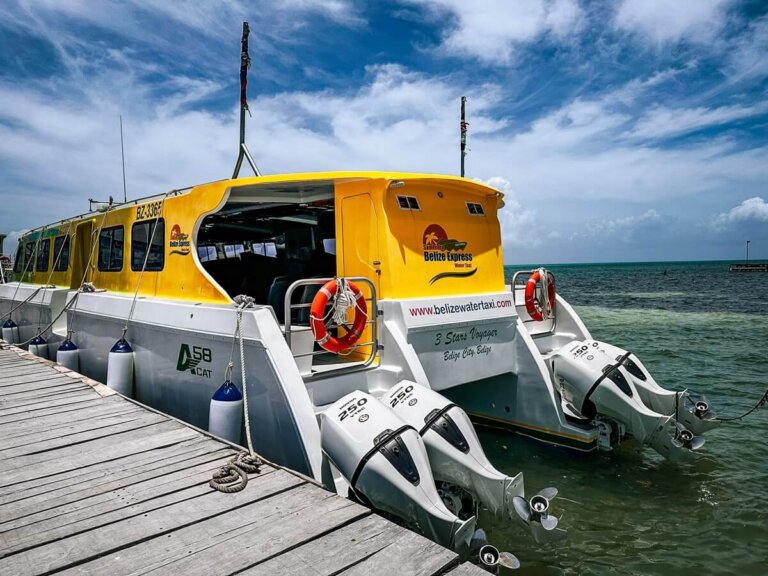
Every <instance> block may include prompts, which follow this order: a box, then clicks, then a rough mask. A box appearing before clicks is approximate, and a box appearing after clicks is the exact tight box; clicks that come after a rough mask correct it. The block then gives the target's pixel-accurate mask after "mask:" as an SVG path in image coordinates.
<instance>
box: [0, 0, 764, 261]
mask: <svg viewBox="0 0 768 576" xmlns="http://www.w3.org/2000/svg"><path fill="white" fill-rule="evenodd" d="M243 21H248V22H249V23H250V28H251V36H250V54H251V58H252V67H251V70H250V75H249V84H248V102H249V105H250V110H251V114H252V117H249V118H248V121H247V142H248V146H249V148H250V150H251V152H252V154H253V156H254V158H255V160H256V163H257V164H258V166H259V168H260V169H261V171H262V172H263V173H265V174H274V173H286V172H303V171H327V170H386V171H389V170H393V171H395V170H396V171H407V172H430V173H446V174H457V173H458V171H459V161H460V155H459V110H460V99H461V97H462V96H466V97H467V120H468V121H469V133H468V147H469V152H468V155H467V157H466V175H467V177H469V178H474V179H478V180H481V181H483V182H485V183H487V184H490V185H491V186H494V187H496V188H498V189H499V190H501V191H502V192H504V193H505V195H506V196H505V207H504V208H503V209H502V210H501V211H500V213H499V219H500V221H501V224H502V235H503V244H504V256H505V262H507V263H509V264H522V263H526V264H547V263H568V262H616V261H621V262H630V261H660V260H720V259H725V260H739V259H743V258H744V257H745V246H746V241H747V240H750V245H749V250H750V252H749V255H750V259H753V258H754V259H757V258H765V259H768V98H766V96H767V95H768V3H767V2H765V1H764V0H740V1H739V0H680V1H676V2H669V1H667V0H618V1H612V0H596V1H587V0H515V1H510V0H474V1H473V2H467V1H465V0H395V1H375V2H374V1H368V2H365V1H357V0H325V1H318V2H315V1H312V0H279V1H278V0H275V1H263V0H262V1H257V0H250V1H234V0H230V1H227V2H213V1H208V0H194V1H193V0H177V1H174V2H168V1H167V0H68V1H66V2H61V1H60V0H3V2H2V3H0V232H4V233H7V234H9V238H8V239H7V240H6V246H5V251H6V252H7V253H11V252H13V251H14V249H15V246H16V239H17V238H18V235H19V234H20V233H21V232H22V231H23V230H24V229H28V228H31V227H36V226H40V225H42V224H46V223H49V222H52V221H55V220H59V219H62V218H65V217H68V216H72V215H74V214H76V213H80V212H83V211H86V210H87V209H88V198H96V199H101V200H103V199H107V198H108V197H109V196H110V195H111V196H113V197H115V198H116V199H120V198H122V196H123V178H122V164H121V150H120V116H121V115H122V120H123V134H124V142H125V173H126V186H127V191H128V198H129V199H130V198H137V197H142V196H147V195H150V194H156V193H162V192H165V191H167V190H169V189H172V188H181V187H184V186H189V185H193V184H199V183H204V182H208V181H211V180H219V179H222V178H227V177H229V176H231V174H232V170H233V168H234V163H235V160H236V157H237V143H238V136H239V132H238V121H239V116H238V114H239V107H238V102H239V54H240V35H241V29H242V22H243ZM243 174H245V168H244V171H243Z"/></svg>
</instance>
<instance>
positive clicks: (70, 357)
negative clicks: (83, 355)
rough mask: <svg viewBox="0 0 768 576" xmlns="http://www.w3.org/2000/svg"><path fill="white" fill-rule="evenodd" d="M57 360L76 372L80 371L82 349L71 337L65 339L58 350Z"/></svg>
mask: <svg viewBox="0 0 768 576" xmlns="http://www.w3.org/2000/svg"><path fill="white" fill-rule="evenodd" d="M56 362H58V363H59V364H61V365H62V366H64V367H65V368H69V369H70V370H74V371H75V372H79V371H80V350H78V348H77V345H75V343H74V342H72V340H70V339H69V338H67V339H66V340H64V342H62V343H61V344H60V345H59V348H58V350H56Z"/></svg>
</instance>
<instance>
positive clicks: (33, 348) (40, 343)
mask: <svg viewBox="0 0 768 576" xmlns="http://www.w3.org/2000/svg"><path fill="white" fill-rule="evenodd" d="M28 349H29V352H30V353H31V354H34V355H35V356H40V358H46V359H47V358H48V342H46V341H45V338H43V337H42V336H41V335H40V334H38V335H37V336H35V337H34V338H33V339H32V342H30V343H29V348H28Z"/></svg>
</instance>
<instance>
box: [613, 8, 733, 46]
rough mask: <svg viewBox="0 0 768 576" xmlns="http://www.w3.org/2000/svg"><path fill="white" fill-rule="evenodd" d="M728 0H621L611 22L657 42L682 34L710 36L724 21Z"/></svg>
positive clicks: (699, 37) (701, 38)
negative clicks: (691, 0)
mask: <svg viewBox="0 0 768 576" xmlns="http://www.w3.org/2000/svg"><path fill="white" fill-rule="evenodd" d="M731 3H732V0H695V1H693V2H687V1H672V2H670V1H669V0H624V1H623V2H622V4H621V6H619V9H618V10H617V12H616V17H615V19H614V25H615V26H616V27H617V28H618V29H620V30H624V31H627V32H634V33H639V34H642V35H644V36H646V37H648V38H650V39H651V40H652V41H653V42H655V43H657V44H662V43H665V42H677V41H679V40H681V39H683V38H686V39H689V40H694V41H698V42H706V41H708V40H711V39H712V38H713V37H714V36H716V34H717V33H718V32H719V31H720V29H721V28H722V26H723V25H724V24H725V11H726V8H727V7H728V6H729V4H731Z"/></svg>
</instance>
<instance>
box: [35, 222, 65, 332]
mask: <svg viewBox="0 0 768 576" xmlns="http://www.w3.org/2000/svg"><path fill="white" fill-rule="evenodd" d="M66 237H67V238H69V234H67V236H66ZM54 244H55V242H54ZM65 244H66V242H65V241H62V242H61V247H60V248H59V253H58V254H57V255H56V258H54V261H53V266H51V271H50V272H49V273H48V279H47V280H46V281H45V285H44V286H43V294H42V296H41V297H40V310H39V311H38V314H37V334H38V336H39V335H40V334H45V332H47V331H48V328H50V326H49V327H48V328H46V329H45V331H44V332H40V324H42V322H43V304H44V302H45V292H46V290H47V289H48V288H55V287H56V286H54V285H52V284H51V278H52V277H53V273H54V271H55V270H56V266H58V265H59V262H60V261H61V254H62V252H64V246H65ZM59 317H61V314H59V316H57V317H56V319H57V320H58V318H59ZM51 326H53V323H51Z"/></svg>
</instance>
